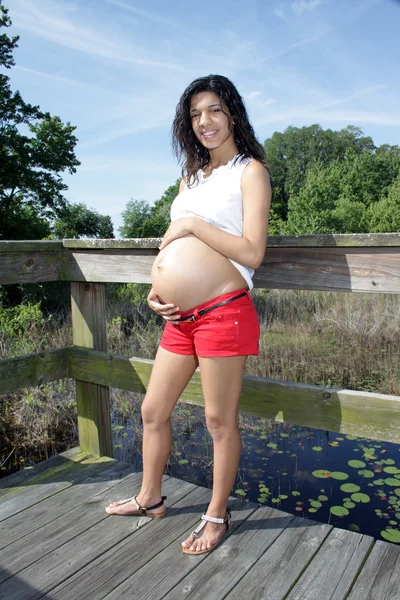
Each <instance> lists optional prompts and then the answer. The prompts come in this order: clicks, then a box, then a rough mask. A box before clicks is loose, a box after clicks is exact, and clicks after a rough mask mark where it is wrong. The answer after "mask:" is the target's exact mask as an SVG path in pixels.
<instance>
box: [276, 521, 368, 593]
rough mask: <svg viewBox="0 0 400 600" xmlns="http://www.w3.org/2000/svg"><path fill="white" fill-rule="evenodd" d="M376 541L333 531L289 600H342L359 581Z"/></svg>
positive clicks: (351, 533)
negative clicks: (362, 568) (361, 569)
mask: <svg viewBox="0 0 400 600" xmlns="http://www.w3.org/2000/svg"><path fill="white" fill-rule="evenodd" d="M373 543H374V540H373V538H371V537H369V536H367V535H361V536H360V535H359V534H358V533H356V534H354V533H353V532H351V531H345V530H344V529H334V530H333V531H331V533H330V534H329V536H328V538H327V539H326V540H325V543H324V544H323V546H322V548H321V549H320V551H319V552H318V553H317V554H316V555H315V557H314V559H313V560H312V561H311V562H310V564H309V565H308V567H307V569H306V571H305V572H304V573H303V575H302V576H301V577H300V579H299V581H298V582H297V583H296V585H295V586H294V587H293V588H292V590H291V592H290V594H289V595H288V596H286V598H287V600H304V599H305V598H307V600H321V591H322V590H324V592H323V597H324V598H329V600H343V598H346V597H347V594H348V592H349V590H350V588H351V586H352V584H353V581H354V579H355V578H356V577H357V575H358V572H359V570H360V568H361V566H362V565H363V563H364V561H365V559H366V557H367V555H368V553H369V551H370V549H371V547H372V545H373Z"/></svg>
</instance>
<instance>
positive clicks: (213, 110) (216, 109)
mask: <svg viewBox="0 0 400 600" xmlns="http://www.w3.org/2000/svg"><path fill="white" fill-rule="evenodd" d="M220 110H221V109H220V108H213V109H212V112H219V111H220Z"/></svg>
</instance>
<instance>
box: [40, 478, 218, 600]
mask: <svg viewBox="0 0 400 600" xmlns="http://www.w3.org/2000/svg"><path fill="white" fill-rule="evenodd" d="M173 483H174V485H175V486H176V490H175V493H174V495H173V496H172V495H170V494H171V493H170V492H168V494H169V496H168V517H167V518H166V519H163V520H162V521H158V522H153V523H151V525H150V526H149V527H147V528H146V529H141V530H140V531H138V532H137V533H136V535H135V537H134V538H133V539H132V538H125V539H123V540H122V539H121V541H120V543H118V545H115V546H113V547H112V548H110V550H108V551H107V552H105V553H104V554H103V555H102V556H100V557H99V558H97V559H96V560H94V561H93V562H91V563H90V564H89V565H87V567H85V568H84V569H82V570H80V571H79V573H76V575H74V576H73V577H71V578H70V579H68V580H67V581H66V582H65V583H64V584H61V586H59V587H58V588H56V589H54V590H52V592H51V595H52V600H62V599H65V600H69V599H70V598H80V599H82V600H90V599H91V600H94V599H95V598H99V597H102V598H104V596H105V595H106V593H107V592H111V591H112V590H113V589H114V588H115V587H116V586H117V585H118V584H120V583H122V582H124V580H125V579H126V578H127V577H128V576H129V575H132V574H134V573H136V572H137V571H138V570H139V569H140V568H141V567H143V566H144V565H146V563H147V562H148V561H149V560H150V559H151V558H153V557H154V556H156V555H157V554H158V553H159V552H161V551H162V550H163V549H164V548H167V551H168V549H171V550H172V549H173V551H174V553H175V554H179V555H180V554H181V551H180V548H179V543H180V539H181V538H182V537H184V536H185V533H186V531H187V529H188V528H189V527H191V528H193V527H194V524H195V523H196V519H198V518H199V514H198V513H199V511H201V510H203V511H204V510H205V508H206V503H207V502H208V501H209V499H210V496H211V491H210V490H206V489H204V488H196V487H195V486H193V485H192V484H190V483H187V482H182V481H180V482H178V481H177V480H176V479H172V480H171V481H170V485H172V484H173ZM180 486H183V489H182V490H180V494H179V497H178V496H177V495H176V491H177V490H178V489H179V487H180ZM164 490H167V486H166V485H164ZM166 493H167V491H166ZM171 504H172V506H171ZM200 514H201V512H200ZM171 544H172V547H170V545H171ZM170 553H171V552H170ZM152 577H156V574H155V573H154V572H153V573H152ZM132 589H134V590H135V598H136V597H137V598H140V599H141V600H142V595H141V594H140V593H139V589H138V588H137V587H136V586H135V587H133V588H131V590H132Z"/></svg>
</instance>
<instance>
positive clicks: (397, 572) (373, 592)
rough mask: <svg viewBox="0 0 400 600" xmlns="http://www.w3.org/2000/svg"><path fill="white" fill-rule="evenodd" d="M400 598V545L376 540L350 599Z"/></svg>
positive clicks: (388, 599)
mask: <svg viewBox="0 0 400 600" xmlns="http://www.w3.org/2000/svg"><path fill="white" fill-rule="evenodd" d="M395 598H400V546H395V544H387V543H385V542H379V541H378V542H376V544H375V546H374V547H373V549H372V552H371V554H370V555H369V556H368V559H367V562H366V563H365V565H364V567H363V569H362V571H361V573H360V575H359V577H358V579H357V581H356V583H355V585H354V587H353V589H352V590H351V592H350V595H349V596H348V600H378V599H379V600H394V599H395Z"/></svg>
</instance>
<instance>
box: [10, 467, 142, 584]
mask: <svg viewBox="0 0 400 600" xmlns="http://www.w3.org/2000/svg"><path fill="white" fill-rule="evenodd" d="M140 481H141V475H140V474H136V475H135V476H133V477H132V476H131V477H129V481H125V482H124V485H121V486H120V488H121V491H122V492H123V493H125V494H129V493H130V492H131V489H132V486H133V485H139V484H140ZM105 493H107V494H109V490H106V491H105V492H104V491H103V492H102V493H100V492H99V493H98V494H96V501H95V502H96V504H95V505H96V507H97V508H100V502H101V501H102V499H103V498H104V495H105ZM89 494H90V488H89V489H88V495H87V497H86V498H87V500H89V499H90V498H91V496H90V495H89ZM55 497H56V499H57V498H59V500H60V501H61V499H62V496H61V495H60V494H56V495H55ZM40 504H42V503H40ZM104 504H106V503H105V502H104ZM49 508H50V515H51V516H52V517H53V518H52V519H51V521H50V522H47V523H46V524H44V525H42V527H41V528H40V529H38V528H36V529H35V530H33V531H31V532H29V533H27V534H26V535H25V536H24V537H23V538H21V539H18V540H16V541H14V542H12V543H11V544H9V545H8V546H6V549H5V550H4V552H2V559H1V566H2V569H4V571H3V572H2V573H0V583H3V582H4V581H6V580H7V579H9V578H10V576H14V575H16V574H17V573H19V572H20V571H22V570H23V569H26V568H27V567H29V566H30V565H32V564H33V563H36V562H37V561H38V560H40V559H42V558H44V557H45V556H46V555H48V554H50V553H51V552H53V551H57V550H58V548H59V547H60V546H63V545H64V544H66V543H67V542H69V541H71V540H73V539H74V538H75V537H77V536H79V535H82V534H83V533H84V532H86V531H87V530H88V529H90V528H91V527H94V526H96V525H99V523H100V522H101V521H103V520H104V519H106V518H107V513H106V512H105V510H94V505H93V503H92V502H86V503H83V502H82V501H81V502H79V500H78V499H77V502H76V504H75V507H74V508H72V509H70V510H69V511H68V512H65V513H64V514H63V512H62V511H61V512H58V511H57V507H56V506H55V505H53V506H52V507H49V504H48V503H46V504H44V506H43V510H47V509H49ZM22 516H23V515H22Z"/></svg>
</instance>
